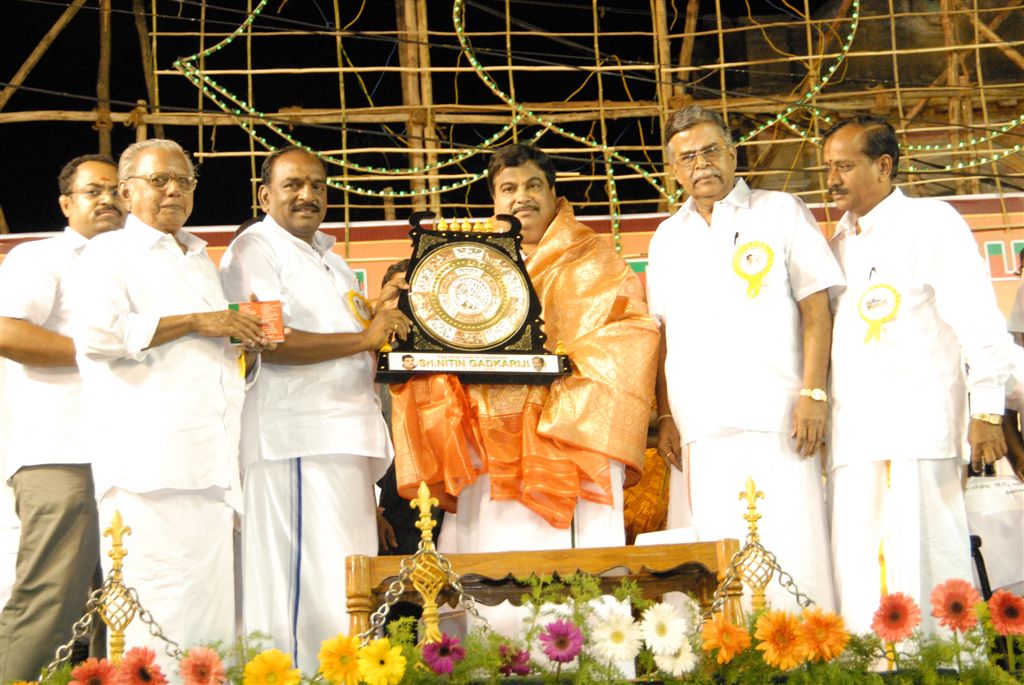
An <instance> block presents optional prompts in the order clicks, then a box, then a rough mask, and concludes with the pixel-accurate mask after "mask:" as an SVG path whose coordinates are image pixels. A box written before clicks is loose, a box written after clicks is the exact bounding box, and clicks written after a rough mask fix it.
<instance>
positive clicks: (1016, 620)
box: [988, 590, 1024, 635]
mask: <svg viewBox="0 0 1024 685" xmlns="http://www.w3.org/2000/svg"><path fill="white" fill-rule="evenodd" d="M988 610H989V613H990V614H991V616H992V627H993V628H995V630H996V632H997V633H999V634H1000V635H1024V598H1022V597H1018V596H1017V595H1014V594H1012V593H1009V592H1007V591H1006V590H996V591H995V592H993V593H992V596H991V597H989V600H988Z"/></svg>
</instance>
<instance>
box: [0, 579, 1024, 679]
mask: <svg viewBox="0 0 1024 685" xmlns="http://www.w3.org/2000/svg"><path fill="white" fill-rule="evenodd" d="M601 594H602V591H601V589H600V586H599V584H598V580H597V579H596V578H594V577H591V576H586V575H583V574H577V575H576V576H571V577H569V578H566V579H563V580H560V581H555V580H553V579H551V578H543V579H532V580H531V581H530V583H529V586H528V592H527V594H526V595H525V596H524V598H523V599H524V604H527V605H528V606H530V607H531V612H530V616H529V618H528V619H527V621H526V622H525V624H524V637H523V639H522V640H519V641H517V640H511V639H508V638H505V637H503V636H500V635H497V634H495V633H492V632H490V631H489V630H484V629H480V630H472V631H470V633H469V634H468V635H467V636H466V637H465V638H463V639H460V638H458V637H455V636H452V635H442V637H441V640H440V641H439V642H434V643H428V644H425V645H422V646H419V645H417V639H416V625H415V621H413V620H412V619H409V618H405V619H401V620H399V621H396V622H394V623H392V624H391V625H390V626H389V629H388V632H389V634H388V636H386V637H380V638H378V639H373V640H370V641H369V642H367V643H365V644H362V643H361V642H360V640H359V638H358V637H356V636H348V635H344V634H339V635H336V636H334V637H331V638H329V639H326V640H324V642H323V643H322V644H321V648H320V652H319V661H320V667H319V670H318V672H317V673H315V674H302V673H300V672H299V670H298V669H296V668H294V667H293V664H292V660H291V657H290V656H289V655H287V654H284V653H283V652H281V651H279V650H277V649H264V648H263V647H262V643H263V640H262V639H261V638H260V636H254V637H250V638H249V639H247V640H245V641H243V642H241V643H240V644H238V645H236V646H235V647H234V649H232V650H221V651H218V650H217V649H216V648H215V647H216V646H196V647H192V648H191V649H189V650H188V652H187V653H186V654H185V655H184V658H182V660H181V661H180V668H179V672H178V674H177V675H178V676H179V678H180V680H181V681H183V682H184V684H185V685H221V684H227V683H230V684H232V685H300V684H303V685H364V684H365V685H428V684H430V685H437V684H442V683H443V684H455V683H499V682H517V681H522V682H543V683H556V682H572V683H579V684H582V685H586V684H591V683H593V684H597V683H601V684H605V683H608V684H610V683H621V682H625V681H626V680H627V678H626V676H624V675H623V674H622V672H621V671H620V670H619V668H618V666H617V665H619V664H622V663H624V662H625V663H633V664H634V665H635V667H636V678H635V680H636V681H640V682H652V683H653V682H657V683H665V684H675V683H691V684H700V685H711V684H712V683H742V684H744V685H745V684H747V683H792V684H801V685H803V684H811V683H837V684H838V683H844V684H845V683H850V684H856V683H880V682H883V681H882V680H881V679H880V677H879V675H878V674H876V673H873V672H872V671H873V670H877V669H878V666H879V664H880V663H881V664H885V663H888V664H890V665H891V666H893V667H895V668H896V669H897V670H896V671H895V672H893V673H892V674H890V677H892V681H890V682H899V683H928V684H941V683H977V684H979V685H980V684H982V683H985V684H989V683H991V684H995V685H998V684H1000V683H1015V682H1020V681H1019V680H1017V679H1015V678H1014V677H1013V676H1011V675H1010V673H1020V671H1018V670H1017V669H1018V666H1019V665H1018V664H1017V663H1016V662H1015V657H1014V647H1015V646H1016V647H1017V648H1018V649H1019V648H1021V647H1024V598H1022V597H1018V596H1015V595H1013V594H1010V593H1008V592H1003V591H997V592H996V593H995V594H994V595H993V596H992V598H991V599H989V601H988V602H983V601H982V600H981V598H980V597H979V596H978V593H977V592H976V591H975V590H974V588H973V587H971V585H970V584H969V583H967V582H965V581H962V580H958V579H952V580H948V581H946V582H944V583H941V584H940V585H938V586H937V587H936V588H935V589H934V591H933V592H932V594H931V597H930V600H931V605H932V609H931V615H932V616H934V617H935V618H936V619H937V621H938V623H939V625H941V626H942V627H943V628H945V629H947V630H948V631H950V633H951V636H952V637H951V638H940V637H936V636H926V635H923V634H922V632H921V631H920V629H919V624H920V622H921V611H922V609H921V608H920V607H919V606H917V604H916V603H915V602H914V600H913V599H912V598H910V597H908V596H906V595H903V594H900V593H893V594H891V595H887V596H885V597H883V598H882V599H881V601H880V603H879V606H878V609H877V611H876V612H875V614H874V620H873V622H872V631H873V632H872V633H870V634H867V635H851V634H850V633H849V632H847V630H846V628H845V627H844V625H843V620H842V618H841V617H839V616H838V615H836V614H834V613H831V612H827V611H823V610H821V609H818V608H814V607H811V608H806V609H804V610H803V611H802V612H801V613H800V614H799V615H797V614H793V613H790V612H786V611H778V610H772V609H768V610H765V611H762V612H760V613H757V614H755V615H754V616H751V617H750V618H749V619H748V621H747V623H746V624H745V625H736V624H734V623H732V622H730V621H728V620H727V619H726V617H725V616H724V615H723V614H721V613H718V614H715V615H713V616H711V617H710V618H709V619H708V620H706V621H703V622H701V621H700V616H699V612H698V609H697V606H696V604H695V603H693V602H692V601H690V602H689V603H688V605H687V606H685V607H684V608H678V607H677V606H674V605H672V604H666V603H653V602H650V601H647V600H644V599H643V598H642V597H641V593H640V589H639V587H638V586H636V585H635V584H634V583H631V582H630V581H624V582H623V583H622V584H621V585H620V587H619V588H618V589H616V591H615V594H614V596H615V598H616V599H617V600H619V602H620V606H624V607H628V609H627V610H624V611H607V610H600V609H599V607H600V606H601V603H600V601H598V598H599V597H600V596H601ZM555 600H558V601H562V602H564V603H563V604H562V605H561V606H560V607H558V608H556V609H555V610H554V611H553V613H552V609H551V605H550V602H552V601H555ZM605 608H607V603H605ZM999 638H1003V639H1005V640H1006V641H1007V642H1008V646H1009V650H1008V652H1009V663H1008V664H1007V666H1008V669H1009V672H1010V673H1007V672H1006V671H1004V670H1002V669H1000V668H998V667H997V666H996V665H995V664H994V662H993V661H992V660H991V659H990V657H989V655H990V654H992V649H993V645H994V643H995V641H996V640H997V639H999ZM166 683H167V674H164V673H163V672H162V671H161V669H160V667H159V666H158V665H157V664H156V663H155V654H154V652H153V651H152V650H151V649H147V648H139V647H136V648H134V649H130V650H128V652H127V653H126V654H125V656H124V659H123V661H122V662H121V664H120V665H118V666H114V665H112V664H110V663H108V662H107V661H106V660H104V659H99V660H97V659H89V660H87V661H85V662H84V663H82V664H79V665H77V666H75V667H73V668H72V667H70V666H67V667H65V668H63V669H62V670H60V671H58V672H56V673H54V674H51V675H50V676H49V677H48V678H46V679H44V680H43V682H42V684H41V685H68V684H70V685H165V684H166ZM16 685H23V684H20V683H18V684H16ZM24 685H28V684H24Z"/></svg>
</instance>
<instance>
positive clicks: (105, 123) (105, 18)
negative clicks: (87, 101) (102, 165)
mask: <svg viewBox="0 0 1024 685" xmlns="http://www.w3.org/2000/svg"><path fill="white" fill-rule="evenodd" d="M110 40H111V35H110V0H100V62H99V73H98V74H97V76H96V129H97V130H98V131H99V134H100V144H99V150H100V153H101V154H104V155H109V154H112V151H111V143H110V129H111V127H112V125H113V124H112V122H111V121H110Z"/></svg>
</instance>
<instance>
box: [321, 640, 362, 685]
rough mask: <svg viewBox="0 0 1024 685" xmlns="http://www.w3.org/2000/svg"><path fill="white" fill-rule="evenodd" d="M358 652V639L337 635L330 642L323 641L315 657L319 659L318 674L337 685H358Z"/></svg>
mask: <svg viewBox="0 0 1024 685" xmlns="http://www.w3.org/2000/svg"><path fill="white" fill-rule="evenodd" d="M358 650H359V638H358V637H348V636H347V635H344V634H342V633H339V634H337V635H335V636H334V637H332V638H331V639H330V640H324V641H323V642H321V643H320V653H319V654H317V655H316V656H317V658H318V659H320V672H321V673H323V674H324V677H325V678H327V679H328V680H330V681H331V682H332V683H337V685H358V683H359V664H358V662H357V661H356V652H357V651H358Z"/></svg>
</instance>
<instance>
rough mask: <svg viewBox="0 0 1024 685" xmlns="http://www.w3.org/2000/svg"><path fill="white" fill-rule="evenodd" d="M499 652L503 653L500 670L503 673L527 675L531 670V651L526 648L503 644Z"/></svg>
mask: <svg viewBox="0 0 1024 685" xmlns="http://www.w3.org/2000/svg"><path fill="white" fill-rule="evenodd" d="M498 653H499V654H500V655H501V667H500V668H499V669H498V670H499V671H501V674H502V675H513V674H515V675H526V674H527V673H529V672H530V653H529V652H527V651H526V650H525V649H514V648H513V647H510V646H509V645H501V646H500V647H498Z"/></svg>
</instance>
